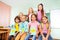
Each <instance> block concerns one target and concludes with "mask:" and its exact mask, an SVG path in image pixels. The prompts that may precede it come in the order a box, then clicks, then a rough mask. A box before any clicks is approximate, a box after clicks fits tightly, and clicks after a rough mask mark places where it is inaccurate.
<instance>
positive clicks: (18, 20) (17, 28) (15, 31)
mask: <svg viewBox="0 0 60 40" xmlns="http://www.w3.org/2000/svg"><path fill="white" fill-rule="evenodd" d="M14 21H15V25H14V26H13V28H11V33H12V34H13V35H10V36H9V40H12V39H17V40H19V39H20V36H19V37H18V38H17V36H16V34H17V33H18V32H19V22H20V18H19V17H18V16H16V17H15V18H14ZM13 37H14V38H13Z"/></svg>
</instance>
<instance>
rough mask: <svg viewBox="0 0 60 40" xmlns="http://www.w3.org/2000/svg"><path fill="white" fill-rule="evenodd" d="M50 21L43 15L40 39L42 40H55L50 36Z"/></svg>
mask: <svg viewBox="0 0 60 40" xmlns="http://www.w3.org/2000/svg"><path fill="white" fill-rule="evenodd" d="M49 25H50V24H49V22H48V18H47V17H46V16H43V17H42V23H41V30H42V31H41V35H42V36H40V37H39V39H41V40H53V39H52V37H51V36H50V31H51V29H50V27H49Z"/></svg>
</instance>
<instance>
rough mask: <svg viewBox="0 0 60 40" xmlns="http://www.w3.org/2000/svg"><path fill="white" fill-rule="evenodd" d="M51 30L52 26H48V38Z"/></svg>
mask: <svg viewBox="0 0 60 40" xmlns="http://www.w3.org/2000/svg"><path fill="white" fill-rule="evenodd" d="M50 31H51V29H50V27H49V28H48V33H47V36H46V38H48V37H49V35H50Z"/></svg>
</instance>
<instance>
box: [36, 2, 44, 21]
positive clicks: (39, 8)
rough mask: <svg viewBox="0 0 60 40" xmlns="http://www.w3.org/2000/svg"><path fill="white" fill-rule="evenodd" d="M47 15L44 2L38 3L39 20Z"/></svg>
mask: <svg viewBox="0 0 60 40" xmlns="http://www.w3.org/2000/svg"><path fill="white" fill-rule="evenodd" d="M44 15H45V13H44V9H43V4H42V3H41V4H39V5H38V12H37V19H38V22H41V18H42V17H43V16H44Z"/></svg>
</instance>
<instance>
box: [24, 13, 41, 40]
mask: <svg viewBox="0 0 60 40" xmlns="http://www.w3.org/2000/svg"><path fill="white" fill-rule="evenodd" d="M36 19H37V16H36V15H35V14H32V15H31V21H30V22H29V24H28V27H29V32H28V35H27V37H26V38H25V40H29V38H30V37H32V40H36V36H37V34H38V28H39V30H40V24H39V23H38V22H37V20H36Z"/></svg>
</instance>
